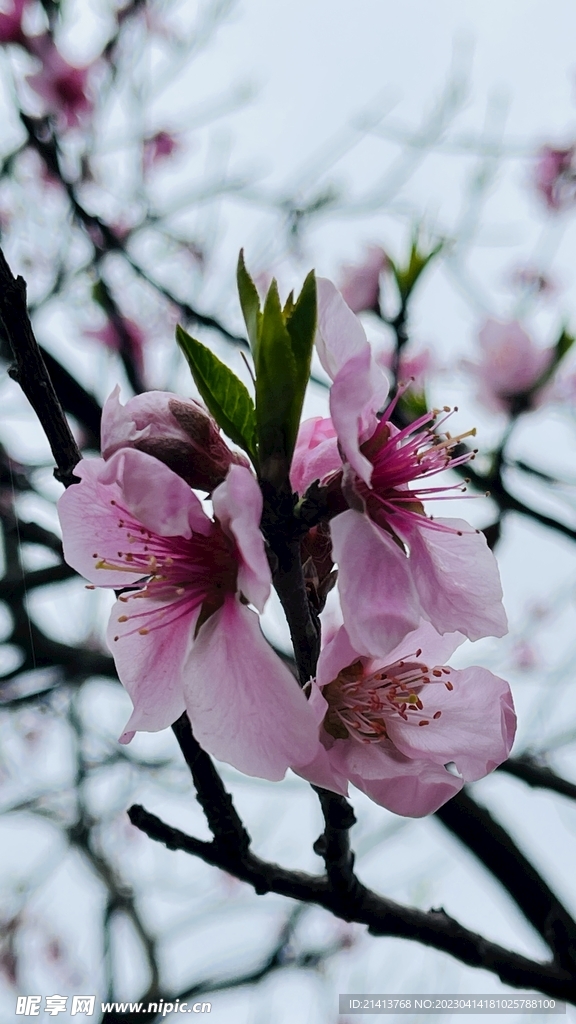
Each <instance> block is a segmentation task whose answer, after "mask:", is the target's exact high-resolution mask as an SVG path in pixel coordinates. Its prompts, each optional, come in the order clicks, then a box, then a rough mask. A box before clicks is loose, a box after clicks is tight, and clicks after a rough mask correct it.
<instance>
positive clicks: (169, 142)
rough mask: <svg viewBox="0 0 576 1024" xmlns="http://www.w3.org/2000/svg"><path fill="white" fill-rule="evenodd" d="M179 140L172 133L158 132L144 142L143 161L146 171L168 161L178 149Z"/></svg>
mask: <svg viewBox="0 0 576 1024" xmlns="http://www.w3.org/2000/svg"><path fill="white" fill-rule="evenodd" d="M178 145H179V144H178V139H177V137H176V136H175V135H173V134H171V133H170V132H163V131H162V132H156V134H155V135H152V136H151V137H150V138H149V139H145V140H144V149H143V154H142V159H143V163H144V169H145V170H146V171H149V170H150V169H151V168H152V167H154V165H155V164H157V163H158V162H159V161H161V160H166V159H167V158H168V157H170V156H172V153H174V152H175V151H176V150H177V149H178Z"/></svg>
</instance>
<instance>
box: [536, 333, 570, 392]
mask: <svg viewBox="0 0 576 1024" xmlns="http://www.w3.org/2000/svg"><path fill="white" fill-rule="evenodd" d="M575 341H576V338H575V337H574V335H573V334H568V331H567V330H566V328H565V327H563V328H562V330H561V331H560V336H559V338H558V341H557V342H556V344H555V346H554V350H553V356H552V359H551V361H550V365H549V366H547V367H546V369H545V370H544V372H543V373H541V374H540V376H539V378H538V380H537V381H536V383H535V384H533V385H532V387H531V388H530V390H529V392H528V393H529V394H533V393H534V392H535V391H538V390H539V389H540V388H542V387H544V385H545V384H547V383H548V381H549V380H551V379H552V377H553V376H554V374H555V373H556V370H557V369H558V366H559V365H560V363H561V362H562V360H563V359H564V356H565V355H567V354H568V352H569V351H570V349H571V348H572V345H573V344H574V342H575Z"/></svg>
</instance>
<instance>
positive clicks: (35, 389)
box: [0, 249, 82, 487]
mask: <svg viewBox="0 0 576 1024" xmlns="http://www.w3.org/2000/svg"><path fill="white" fill-rule="evenodd" d="M0 320H2V323H3V325H4V330H5V331H6V334H7V336H8V340H9V342H10V345H11V347H12V351H13V353H14V364H13V366H11V367H10V370H9V371H8V372H9V374H10V376H11V377H12V378H13V379H14V380H15V381H16V382H17V383H18V384H19V385H20V387H21V388H22V391H23V392H24V394H25V395H26V398H27V399H28V401H29V402H30V405H31V406H32V408H33V409H34V412H35V413H36V415H37V416H38V419H39V420H40V423H41V424H42V428H43V430H44V433H45V434H46V437H47V438H48V442H49V444H50V448H51V449H52V454H53V456H54V460H55V462H56V466H57V468H56V470H55V471H54V475H55V477H56V479H57V480H60V482H61V483H63V484H64V486H65V487H68V486H69V484H71V483H74V482H75V481H76V479H77V478H76V477H75V476H74V467H75V466H77V465H78V463H79V461H80V459H81V458H82V456H81V454H80V451H79V449H78V445H77V444H76V441H75V440H74V437H73V436H72V431H71V430H70V427H69V426H68V423H67V422H66V417H65V416H64V413H63V411H62V406H61V405H60V402H59V401H58V397H57V395H56V392H55V390H54V387H53V384H52V381H51V380H50V377H49V374H48V370H47V369H46V364H45V363H44V360H43V359H42V356H41V354H40V350H39V348H38V342H37V341H36V338H35V337H34V331H33V330H32V324H31V323H30V318H29V316H28V310H27V308H26V282H25V281H24V279H23V278H22V277H16V278H15V277H14V276H13V274H12V271H11V270H10V267H9V266H8V263H7V262H6V258H5V256H4V253H3V252H2V250H1V249H0Z"/></svg>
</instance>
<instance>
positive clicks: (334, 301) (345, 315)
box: [315, 277, 369, 380]
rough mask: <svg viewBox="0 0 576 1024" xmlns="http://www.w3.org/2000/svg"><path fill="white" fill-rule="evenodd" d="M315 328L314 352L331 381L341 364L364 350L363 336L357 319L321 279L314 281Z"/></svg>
mask: <svg viewBox="0 0 576 1024" xmlns="http://www.w3.org/2000/svg"><path fill="white" fill-rule="evenodd" d="M316 287H317V294H318V328H317V331H316V338H315V344H316V351H317V352H318V356H319V357H320V362H321V363H322V366H323V367H324V369H325V370H326V373H327V374H328V376H329V377H330V378H331V379H332V380H334V378H335V377H336V375H337V374H338V373H339V371H340V370H341V369H342V367H343V366H344V364H345V363H347V362H348V360H349V359H351V358H352V357H353V356H356V355H358V354H359V353H360V352H362V351H364V350H365V349H366V348H368V349H369V344H368V339H367V338H366V332H365V330H364V328H363V327H362V324H361V323H360V320H359V319H358V317H357V316H355V315H354V313H353V312H352V310H351V309H350V307H349V306H347V305H346V303H345V302H344V299H343V298H342V296H341V294H340V292H339V291H338V289H337V288H336V287H335V285H333V284H332V281H328V279H327V278H325V277H318V278H317V279H316Z"/></svg>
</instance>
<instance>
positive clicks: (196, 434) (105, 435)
mask: <svg viewBox="0 0 576 1024" xmlns="http://www.w3.org/2000/svg"><path fill="white" fill-rule="evenodd" d="M119 395H120V388H119V387H118V386H116V387H115V388H114V391H113V392H112V394H111V395H110V397H109V398H108V399H107V400H106V402H105V403H104V408H103V410H102V424H101V447H102V455H103V457H104V458H105V459H109V458H111V456H112V455H114V454H115V453H116V452H117V451H119V450H120V449H121V448H137V449H138V450H139V451H141V452H146V453H147V454H148V455H153V456H154V457H155V458H156V459H160V461H161V462H163V463H164V464H165V465H167V466H168V467H169V468H170V469H171V470H173V472H174V473H177V474H178V476H181V477H182V478H183V479H184V480H186V482H187V483H188V484H189V485H190V487H197V488H200V489H201V490H205V491H213V490H214V488H215V487H217V486H218V484H221V483H222V482H223V481H224V479H225V478H226V475H227V473H228V470H229V468H230V466H232V465H238V466H244V467H246V468H248V461H247V459H245V457H244V456H243V455H241V454H240V453H239V452H233V451H231V450H230V449H229V447H228V445H227V444H226V442H225V441H224V439H223V437H222V435H221V434H220V429H219V427H218V425H217V423H216V422H215V420H213V419H212V417H211V416H210V414H209V412H208V411H207V409H205V408H204V407H203V406H202V405H200V403H199V402H195V401H193V400H192V399H183V398H179V397H178V395H173V394H170V393H169V392H167V391H145V392H144V393H143V394H141V395H136V397H135V398H131V399H129V401H128V402H126V405H122V404H121V402H120V399H119Z"/></svg>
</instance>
